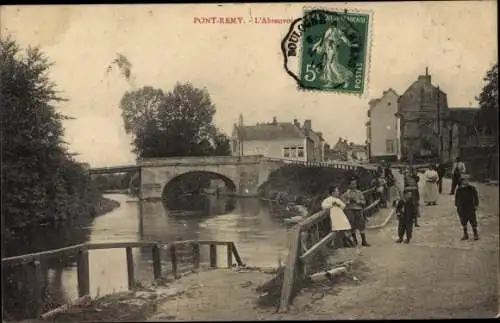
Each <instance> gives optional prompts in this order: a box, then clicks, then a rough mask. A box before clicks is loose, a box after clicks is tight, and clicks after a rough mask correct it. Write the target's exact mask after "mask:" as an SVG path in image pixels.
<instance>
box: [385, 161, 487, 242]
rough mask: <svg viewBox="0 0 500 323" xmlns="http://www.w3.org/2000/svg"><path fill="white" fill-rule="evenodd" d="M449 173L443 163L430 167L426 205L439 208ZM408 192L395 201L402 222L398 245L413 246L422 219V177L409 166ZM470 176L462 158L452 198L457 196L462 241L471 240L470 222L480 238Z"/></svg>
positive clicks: (425, 177) (454, 174)
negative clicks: (446, 174)
mask: <svg viewBox="0 0 500 323" xmlns="http://www.w3.org/2000/svg"><path fill="white" fill-rule="evenodd" d="M445 172H446V167H445V166H444V165H443V164H439V165H435V166H433V167H430V168H428V169H427V170H426V171H425V172H424V175H423V180H424V184H423V191H424V192H423V193H424V194H423V200H424V203H425V205H426V206H432V205H437V201H438V198H439V194H440V193H442V182H443V178H444V175H445ZM403 175H404V189H403V196H402V198H401V199H399V200H397V201H395V203H394V207H395V209H396V214H397V217H398V220H399V223H398V237H399V239H398V240H397V242H398V243H401V242H403V238H405V236H406V239H404V242H405V243H409V242H410V240H411V238H412V235H413V226H415V227H418V226H419V225H418V218H419V217H420V209H419V204H420V194H419V189H418V182H419V180H420V177H419V176H418V174H417V172H416V170H415V169H414V168H413V167H408V168H406V169H405V171H404V172H403ZM469 178H470V176H469V175H467V174H466V169H465V164H464V163H463V161H462V160H461V159H460V158H459V157H458V158H456V160H455V163H454V164H453V166H452V186H451V192H450V195H455V207H456V209H457V213H458V216H459V219H460V223H461V225H462V227H463V236H462V240H467V239H469V234H468V227H467V226H468V224H469V223H470V225H471V227H472V231H473V234H474V239H475V240H478V239H479V233H478V230H477V215H476V209H477V207H478V205H479V197H478V193H477V190H476V188H475V187H474V186H472V185H471V184H470V182H469Z"/></svg>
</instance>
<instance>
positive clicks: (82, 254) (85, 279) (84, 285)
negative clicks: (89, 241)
mask: <svg viewBox="0 0 500 323" xmlns="http://www.w3.org/2000/svg"><path fill="white" fill-rule="evenodd" d="M77 268H78V269H77V276H78V296H79V297H83V296H85V295H89V294H90V270H89V251H88V250H87V248H83V249H80V251H78V259H77Z"/></svg>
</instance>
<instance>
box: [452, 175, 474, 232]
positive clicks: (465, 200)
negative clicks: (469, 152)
mask: <svg viewBox="0 0 500 323" xmlns="http://www.w3.org/2000/svg"><path fill="white" fill-rule="evenodd" d="M455 206H456V207H457V212H458V216H459V218H460V224H461V225H462V228H463V230H464V235H463V236H462V240H468V239H469V233H468V232H467V223H470V225H471V226H472V231H473V233H474V240H478V239H479V233H478V232H477V215H476V210H477V207H478V206H479V196H478V194H477V189H476V188H475V187H474V186H472V185H471V184H470V183H469V175H467V174H463V175H462V178H461V179H460V185H459V186H458V188H457V191H456V193H455Z"/></svg>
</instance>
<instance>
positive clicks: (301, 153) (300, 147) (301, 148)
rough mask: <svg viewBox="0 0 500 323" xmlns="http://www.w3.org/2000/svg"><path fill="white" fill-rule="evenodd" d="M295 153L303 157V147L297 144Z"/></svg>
mask: <svg viewBox="0 0 500 323" xmlns="http://www.w3.org/2000/svg"><path fill="white" fill-rule="evenodd" d="M297 154H298V156H299V157H304V147H302V146H299V147H298V153H297Z"/></svg>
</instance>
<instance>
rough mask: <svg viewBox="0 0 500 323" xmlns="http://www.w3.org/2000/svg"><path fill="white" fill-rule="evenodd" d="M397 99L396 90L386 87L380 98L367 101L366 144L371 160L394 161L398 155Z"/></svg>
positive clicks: (399, 151) (399, 150)
mask: <svg viewBox="0 0 500 323" xmlns="http://www.w3.org/2000/svg"><path fill="white" fill-rule="evenodd" d="M398 99H399V95H398V94H397V93H396V91H394V90H393V89H388V90H387V91H384V92H383V93H382V96H381V97H380V98H377V99H373V100H370V101H369V102H368V104H369V108H368V113H367V115H368V121H367V122H366V124H365V125H366V138H367V140H366V144H367V149H368V157H369V159H370V160H372V161H381V160H385V161H394V160H397V159H399V157H400V153H401V149H400V138H399V123H398V118H397V117H396V113H397V112H398Z"/></svg>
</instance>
